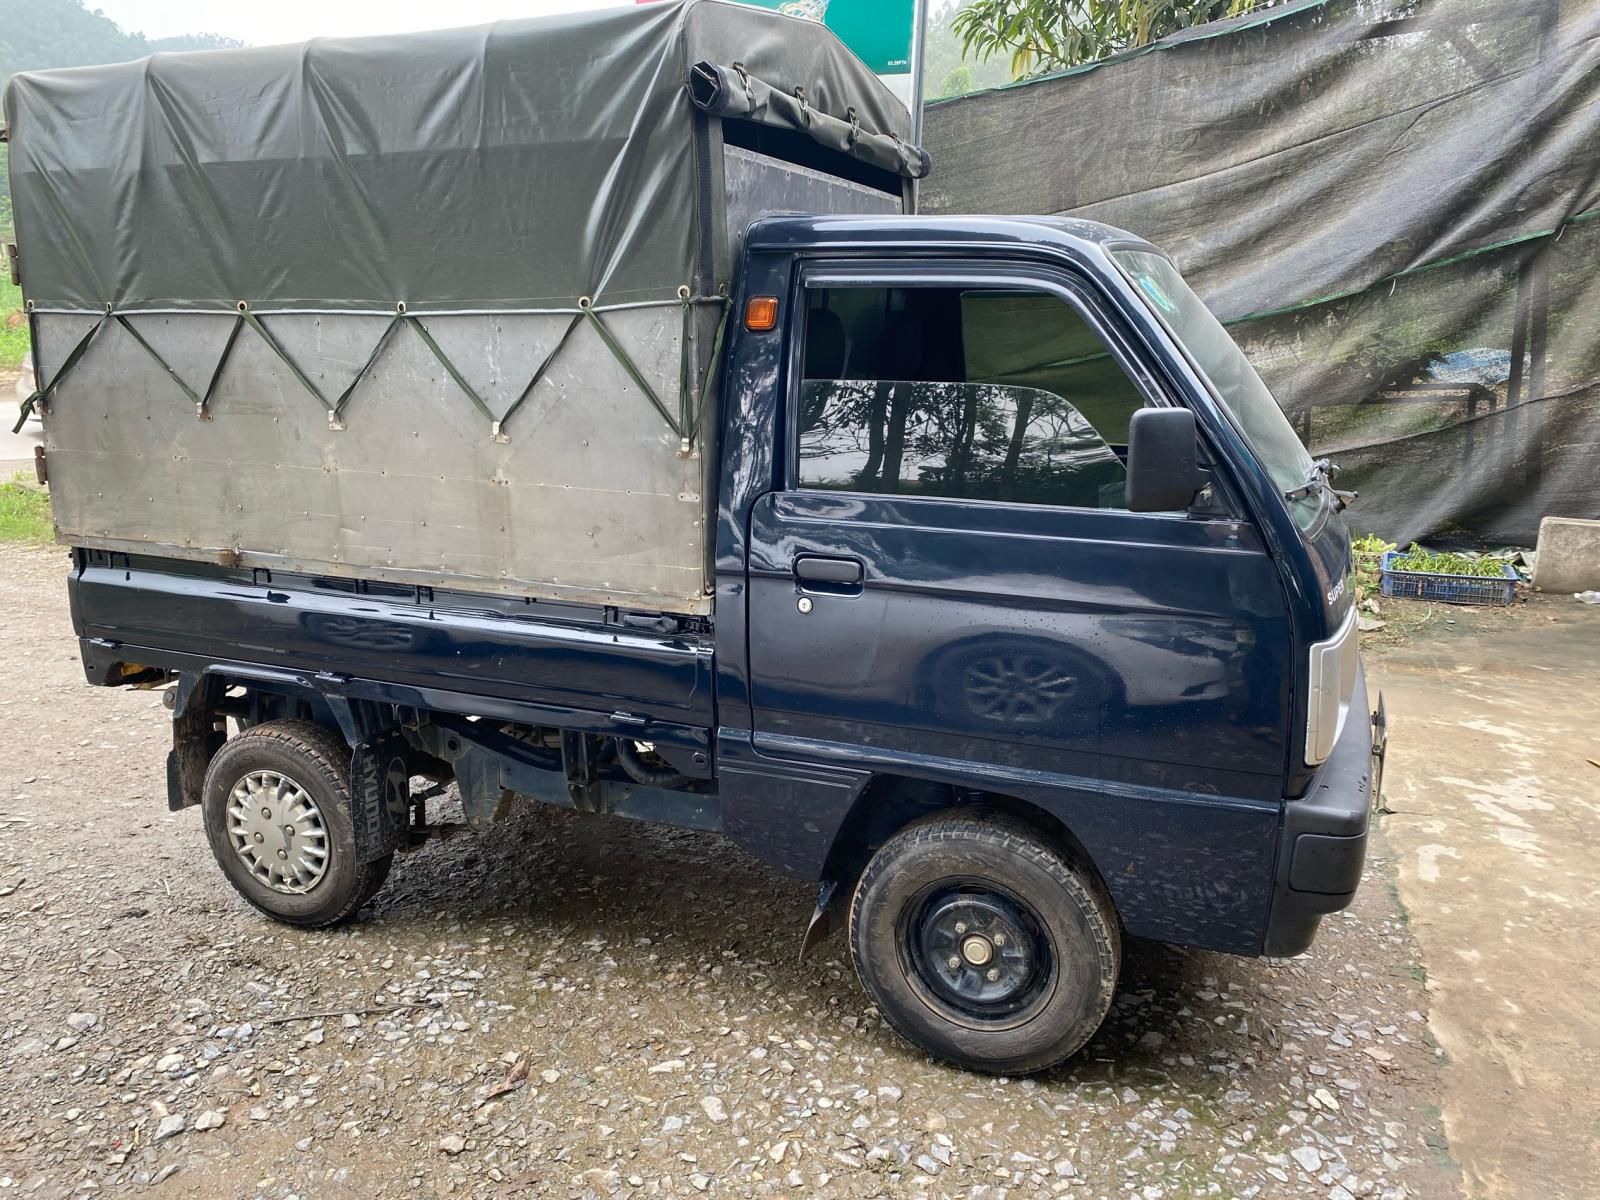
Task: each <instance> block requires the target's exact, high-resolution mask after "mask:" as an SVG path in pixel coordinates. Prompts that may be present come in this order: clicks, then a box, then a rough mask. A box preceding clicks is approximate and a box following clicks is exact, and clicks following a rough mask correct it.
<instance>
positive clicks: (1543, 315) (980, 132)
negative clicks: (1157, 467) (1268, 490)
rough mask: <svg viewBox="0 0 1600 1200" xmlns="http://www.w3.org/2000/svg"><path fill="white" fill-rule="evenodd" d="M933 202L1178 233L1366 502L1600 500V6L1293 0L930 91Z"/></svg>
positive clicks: (1190, 267)
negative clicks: (1078, 59)
mask: <svg viewBox="0 0 1600 1200" xmlns="http://www.w3.org/2000/svg"><path fill="white" fill-rule="evenodd" d="M925 137H926V141H927V145H928V148H929V150H930V152H931V154H932V156H933V161H934V162H935V163H936V164H937V167H938V169H937V170H936V171H935V172H934V174H933V176H932V177H931V178H930V179H929V181H928V183H927V184H926V185H925V186H924V188H923V189H922V196H921V202H922V207H923V208H924V210H925V211H933V212H998V213H1033V214H1044V215H1069V216H1074V217H1083V218H1088V219H1090V220H1098V221H1104V222H1106V223H1108V224H1111V225H1116V226H1120V227H1122V228H1124V229H1128V230H1131V231H1132V232H1134V233H1136V234H1138V235H1140V236H1141V237H1145V238H1148V239H1149V240H1150V241H1152V242H1154V243H1155V244H1157V245H1159V246H1161V247H1162V248H1163V249H1164V250H1166V251H1167V252H1168V253H1170V254H1171V255H1172V256H1173V258H1174V260H1175V261H1176V262H1177V265H1178V266H1179V267H1180V268H1181V269H1182V270H1183V272H1184V274H1185V275H1186V276H1187V278H1188V279H1189V281H1190V283H1191V284H1193V286H1194V287H1195V290H1196V291H1197V292H1199V293H1200V295H1201V297H1202V298H1203V299H1204V300H1205V301H1206V303H1207V304H1208V305H1210V306H1211V308H1212V309H1213V310H1214V311H1215V312H1216V313H1217V315H1218V316H1219V317H1221V318H1222V319H1223V320H1224V321H1225V322H1227V323H1228V324H1229V328H1230V331H1231V332H1232V333H1233V335H1234V337H1235V339H1236V340H1238V341H1239V343H1240V345H1241V346H1242V347H1243V349H1244V350H1245V353H1246V354H1247V355H1248V356H1249V357H1250V358H1251V360H1252V362H1253V363H1254V365H1255V366H1256V368H1257V370H1258V371H1259V372H1260V373H1261V375H1262V377H1263V378H1264V379H1265V380H1266V382H1267V383H1268V384H1269V386H1271V388H1272V389H1273V392H1274V394H1275V395H1276V396H1277V398H1278V400H1279V402H1280V403H1281V404H1282V405H1283V406H1284V408H1285V409H1286V410H1287V412H1288V414H1289V416H1290V418H1291V420H1292V421H1293V422H1294V424H1295V425H1296V427H1297V428H1298V430H1299V431H1300V434H1301V436H1302V438H1303V439H1304V440H1305V441H1306V442H1307V443H1308V444H1309V446H1310V447H1311V450H1312V451H1313V453H1315V454H1317V455H1319V456H1321V455H1326V456H1329V457H1331V458H1332V459H1333V460H1334V461H1335V462H1337V463H1339V464H1340V465H1342V466H1343V467H1344V468H1345V471H1344V473H1343V474H1342V475H1341V476H1340V477H1339V485H1340V486H1341V487H1353V488H1354V489H1356V490H1358V491H1360V492H1361V499H1360V500H1359V501H1358V502H1357V503H1356V505H1355V506H1354V507H1353V508H1352V510H1351V512H1350V514H1349V516H1350V519H1351V522H1352V524H1353V525H1354V526H1355V527H1356V528H1357V529H1361V530H1366V531H1371V532H1376V533H1381V534H1383V535H1385V536H1387V537H1389V538H1391V539H1397V540H1406V539H1411V538H1422V537H1438V538H1442V539H1449V540H1455V541H1462V542H1480V543H1482V542H1487V543H1490V544H1495V543H1506V542H1511V543H1515V544H1520V545H1530V544H1532V542H1533V540H1534V539H1535V537H1536V536H1537V533H1538V525H1539V520H1540V518H1541V517H1543V516H1545V515H1560V516H1574V517H1600V0H1515V2H1508V0H1293V2H1291V3H1288V4H1281V5H1276V6H1274V7H1272V8H1267V9H1263V10H1261V11H1259V12H1257V13H1254V14H1250V15H1248V16H1244V17H1240V18H1236V19H1234V20H1231V21H1224V22H1218V23H1216V24H1213V25H1204V26H1198V27H1196V28H1194V29H1191V30H1187V31H1185V32H1183V33H1182V34H1178V35H1175V36H1173V37H1170V38H1167V39H1164V40H1162V41H1160V42H1157V43H1155V44H1154V45H1152V46H1149V47H1146V48H1144V49H1142V50H1138V51H1133V52H1129V53H1127V54H1125V55H1122V56H1120V57H1117V58H1114V59H1109V60H1105V61H1103V62H1100V63H1097V64H1092V65H1090V66H1087V67H1083V68H1078V69H1076V70H1072V71H1068V72H1064V73H1061V74H1058V75H1054V76H1050V77H1046V78H1042V79H1039V80H1036V81H1031V82H1027V83H1023V84H1018V85H1013V86H1010V87H1005V88H999V89H995V90H991V91H988V92H982V93H978V94H975V95H972V96H968V97H964V98H961V99H957V100H951V101H946V102H942V103H939V104H936V105H933V106H931V107H930V109H929V110H928V113H927V122H926V134H925Z"/></svg>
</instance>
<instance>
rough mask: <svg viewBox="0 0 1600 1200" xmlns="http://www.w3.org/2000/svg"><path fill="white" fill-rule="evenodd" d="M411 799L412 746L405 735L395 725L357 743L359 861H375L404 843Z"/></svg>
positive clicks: (353, 768)
mask: <svg viewBox="0 0 1600 1200" xmlns="http://www.w3.org/2000/svg"><path fill="white" fill-rule="evenodd" d="M410 801H411V747H410V745H409V743H407V741H406V739H405V736H404V735H403V734H402V733H401V732H400V731H399V730H398V729H392V730H389V731H387V732H385V733H380V734H375V735H374V736H372V737H370V738H368V739H367V740H366V741H364V742H362V743H361V744H360V745H358V746H357V747H356V748H355V751H354V753H353V754H352V755H351V758H350V804H351V812H350V823H351V827H352V832H353V834H354V836H355V843H356V861H357V862H361V863H369V862H373V861H375V860H376V859H380V858H382V857H383V856H384V855H386V854H392V853H394V851H396V850H398V849H399V848H400V847H401V846H403V845H404V844H405V840H406V827H407V825H408V823H409V821H410Z"/></svg>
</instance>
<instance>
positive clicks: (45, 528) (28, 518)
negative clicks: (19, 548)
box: [0, 483, 56, 545]
mask: <svg viewBox="0 0 1600 1200" xmlns="http://www.w3.org/2000/svg"><path fill="white" fill-rule="evenodd" d="M55 537H56V533H55V525H54V523H53V522H52V521H51V520H50V497H49V496H46V495H45V494H44V493H43V492H36V491H34V490H33V489H31V488H25V487H21V486H19V485H17V484H15V483H0V542H27V543H29V544H31V545H43V544H45V543H48V542H53V541H55Z"/></svg>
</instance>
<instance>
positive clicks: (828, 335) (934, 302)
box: [799, 288, 1143, 508]
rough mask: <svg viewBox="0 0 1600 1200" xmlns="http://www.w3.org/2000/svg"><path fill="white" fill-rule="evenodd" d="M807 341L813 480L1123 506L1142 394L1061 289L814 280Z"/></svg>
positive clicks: (808, 458)
mask: <svg viewBox="0 0 1600 1200" xmlns="http://www.w3.org/2000/svg"><path fill="white" fill-rule="evenodd" d="M803 355H804V357H803V364H802V367H803V370H802V374H803V382H802V385H801V390H800V414H799V438H800V447H799V468H800V483H801V485H802V486H805V487H813V488H834V489H841V490H846V491H866V492H883V493H893V494H902V495H921V496H949V497H957V498H967V499H982V500H1007V501H1013V502H1017V503H1026V504H1054V505H1065V506H1071V507H1077V508H1121V507H1122V505H1123V484H1124V480H1125V476H1126V471H1125V469H1124V465H1123V461H1124V458H1125V457H1126V442H1127V430H1128V422H1129V419H1130V418H1131V416H1132V414H1133V412H1134V410H1135V409H1137V408H1139V407H1140V406H1141V405H1142V404H1143V397H1142V396H1141V395H1140V393H1139V392H1138V390H1137V389H1136V388H1135V387H1134V386H1133V384H1132V382H1131V381H1130V380H1129V379H1128V377H1127V376H1126V375H1125V374H1123V372H1122V369H1121V367H1120V366H1119V365H1118V364H1117V363H1116V361H1115V360H1114V359H1113V358H1112V357H1111V355H1110V354H1109V352H1108V351H1107V350H1106V348H1105V346H1104V344H1103V343H1102V342H1101V341H1100V339H1099V337H1098V335H1097V334H1095V333H1094V331H1093V330H1091V329H1090V328H1089V327H1088V326H1087V325H1086V324H1085V323H1084V321H1083V319H1082V318H1081V317H1079V316H1078V315H1077V313H1076V312H1074V311H1073V310H1072V309H1071V308H1070V307H1068V305H1067V304H1065V303H1064V302H1063V301H1061V300H1060V299H1059V298H1057V297H1055V296H1052V295H1048V294H1045V293H1032V292H1021V291H1004V292H996V291H983V290H976V289H961V288H822V289H814V290H812V291H811V292H809V293H808V296H807V314H806V329H805V343H804V351H803Z"/></svg>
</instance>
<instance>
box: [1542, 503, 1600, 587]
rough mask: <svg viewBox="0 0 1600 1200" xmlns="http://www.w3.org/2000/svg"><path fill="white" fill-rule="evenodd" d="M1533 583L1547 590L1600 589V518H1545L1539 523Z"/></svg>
mask: <svg viewBox="0 0 1600 1200" xmlns="http://www.w3.org/2000/svg"><path fill="white" fill-rule="evenodd" d="M1538 550H1539V558H1538V561H1537V562H1535V563H1534V565H1533V586H1534V587H1536V588H1538V589H1540V590H1541V591H1545V592H1585V591H1589V590H1590V589H1596V588H1600V521H1585V520H1583V519H1582V518H1580V517H1546V518H1544V520H1542V521H1540V522H1539V546H1538Z"/></svg>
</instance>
